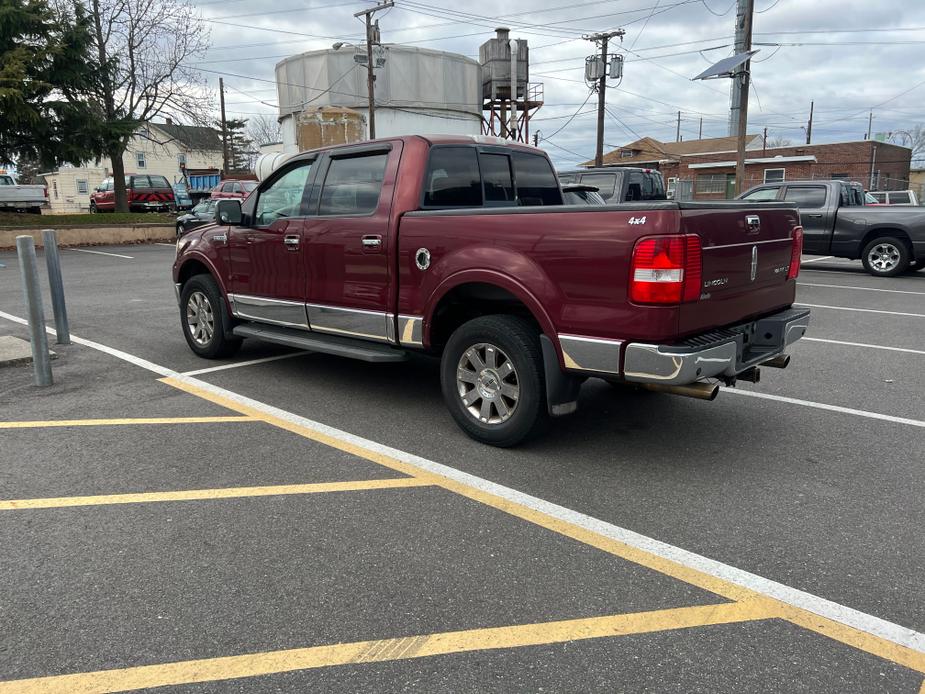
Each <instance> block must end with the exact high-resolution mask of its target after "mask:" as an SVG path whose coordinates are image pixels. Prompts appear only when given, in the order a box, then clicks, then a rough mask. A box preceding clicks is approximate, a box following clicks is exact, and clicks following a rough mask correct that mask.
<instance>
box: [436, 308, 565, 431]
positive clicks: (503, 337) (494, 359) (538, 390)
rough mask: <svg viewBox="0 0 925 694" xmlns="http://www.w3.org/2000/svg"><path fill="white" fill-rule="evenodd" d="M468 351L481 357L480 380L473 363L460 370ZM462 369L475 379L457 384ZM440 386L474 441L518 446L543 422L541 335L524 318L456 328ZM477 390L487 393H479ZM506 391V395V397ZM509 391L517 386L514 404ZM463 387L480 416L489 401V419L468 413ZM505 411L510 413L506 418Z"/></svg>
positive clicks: (446, 352) (504, 317)
mask: <svg viewBox="0 0 925 694" xmlns="http://www.w3.org/2000/svg"><path fill="white" fill-rule="evenodd" d="M488 347H491V348H494V350H495V351H494V353H493V356H491V357H490V356H489V354H488V352H487V351H486V348H488ZM470 350H474V351H475V354H476V355H482V356H480V357H479V360H480V361H482V364H483V367H484V368H483V369H481V373H482V374H484V378H480V377H479V375H478V374H479V372H476V369H477V368H478V367H477V365H476V364H475V363H473V362H469V361H466V365H468V366H471V367H472V368H471V369H462V370H460V364H461V362H462V360H463V359H464V357H465V358H466V359H467V360H468V359H469V358H470V357H469V356H467V353H470ZM473 358H475V357H473ZM507 362H510V364H511V371H507V369H508V366H507ZM492 364H494V366H492ZM463 371H465V372H466V373H467V374H469V373H471V374H473V376H474V377H475V378H474V380H473V381H465V382H464V381H460V380H458V379H457V374H458V373H462V372H463ZM440 382H441V386H442V390H443V399H444V402H445V403H446V406H447V408H448V409H449V411H450V414H451V415H452V416H453V419H455V420H456V423H457V424H458V425H459V427H460V428H461V429H462V430H463V431H464V432H466V434H468V435H469V436H470V437H472V438H473V439H475V440H476V441H480V442H482V443H487V444H489V445H491V446H498V447H501V448H507V447H509V446H516V445H517V444H519V443H522V442H524V441H526V440H528V439H530V438H531V437H533V436H535V435H536V434H537V433H538V432H539V431H540V430H541V429H542V428H543V426H544V424H545V423H546V421H547V417H548V414H547V409H546V382H545V376H544V372H543V355H542V351H541V348H540V340H539V331H538V330H537V329H536V327H534V326H533V325H532V324H531V323H530V322H528V321H526V320H524V319H523V318H519V317H516V316H507V315H495V316H482V317H480V318H475V319H473V320H470V321H468V322H467V323H464V324H463V325H461V326H460V327H459V328H457V329H456V332H454V333H453V334H452V336H451V337H450V339H449V342H448V343H447V345H446V348H445V349H444V350H443V356H442V358H441V362H440ZM470 386H471V388H470ZM479 387H482V388H485V389H486V390H484V391H479V390H478V388H479ZM505 387H506V389H507V393H508V394H505ZM512 387H516V394H517V396H516V398H515V399H513V400H512V399H510V398H509V397H508V395H509V394H510V393H512V392H514V391H513V390H512ZM461 388H462V389H464V390H466V393H465V396H466V397H469V396H472V395H473V394H474V396H473V397H475V398H476V400H475V402H476V403H479V405H478V407H476V405H475V404H472V405H471V406H472V407H473V408H475V409H478V410H479V411H480V414H481V413H484V412H485V410H484V409H483V408H484V407H485V402H486V400H488V401H490V403H491V404H489V406H488V410H487V411H488V420H489V421H483V420H480V418H479V416H478V415H476V414H474V413H473V412H470V410H469V406H467V405H466V404H465V403H464V402H463V397H464V394H463V393H462V392H460V389H461ZM482 392H493V395H491V396H490V397H481V396H480V395H479V393H482ZM512 403H513V405H512ZM504 409H507V410H508V412H507V415H506V418H505V414H504V413H503V410H504ZM491 419H495V420H496V421H494V422H492V421H490V420H491Z"/></svg>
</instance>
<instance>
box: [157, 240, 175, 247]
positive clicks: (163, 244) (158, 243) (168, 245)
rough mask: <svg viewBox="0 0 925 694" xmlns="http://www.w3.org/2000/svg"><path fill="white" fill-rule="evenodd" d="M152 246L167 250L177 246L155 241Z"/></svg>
mask: <svg viewBox="0 0 925 694" xmlns="http://www.w3.org/2000/svg"><path fill="white" fill-rule="evenodd" d="M154 245H155V246H167V247H168V248H176V247H177V244H175V243H161V242H160V241H155V242H154Z"/></svg>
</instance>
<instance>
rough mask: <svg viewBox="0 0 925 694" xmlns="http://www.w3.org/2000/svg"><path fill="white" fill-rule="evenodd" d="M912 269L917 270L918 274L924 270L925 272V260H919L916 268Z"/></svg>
mask: <svg viewBox="0 0 925 694" xmlns="http://www.w3.org/2000/svg"><path fill="white" fill-rule="evenodd" d="M912 269H913V270H915V271H916V272H921V271H922V270H925V258H919V259H918V260H916V261H915V267H914V268H912Z"/></svg>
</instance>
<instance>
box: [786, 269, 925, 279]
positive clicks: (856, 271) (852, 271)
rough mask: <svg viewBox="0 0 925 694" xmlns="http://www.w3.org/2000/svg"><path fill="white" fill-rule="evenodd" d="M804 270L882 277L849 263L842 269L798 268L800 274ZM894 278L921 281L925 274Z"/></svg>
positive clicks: (829, 273) (846, 275)
mask: <svg viewBox="0 0 925 694" xmlns="http://www.w3.org/2000/svg"><path fill="white" fill-rule="evenodd" d="M804 272H824V273H825V274H827V275H841V276H842V277H853V276H856V275H859V276H868V277H872V278H873V279H874V280H875V281H880V280H881V279H882V278H879V277H876V278H875V277H873V276H872V275H868V274H867V273H866V272H865V271H864V270H862V269H861V268H860V267H858V268H853V267H852V266H850V265H846V266H845V269H844V270H818V269H816V268H814V267H805V268H802V269H801V270H800V275H801V276H802V275H803V273H804ZM894 279H903V280H906V281H912V282H921V281H925V276H920V275H917V274H911V275H905V276H903V277H897V278H894Z"/></svg>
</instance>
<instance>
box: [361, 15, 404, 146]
mask: <svg viewBox="0 0 925 694" xmlns="http://www.w3.org/2000/svg"><path fill="white" fill-rule="evenodd" d="M394 5H395V3H394V2H392V0H383V1H382V2H379V3H378V4H377V5H376V6H375V7H370V8H368V9H366V10H360V11H359V12H354V13H353V16H354V17H364V18H365V19H366V90H367V92H368V94H369V139H370V140H374V139H376V74H375V73H374V72H373V43H375V44H377V45H378V44H379V36H373V34H374V33H375V34H378V33H379V23H378V22H376V24H375V27H374V26H373V15H374V14H375V13H376V12H378V11H379V10H385V9H388V8H389V7H392V6H394ZM374 29H375V32H374V31H373V30H374Z"/></svg>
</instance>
